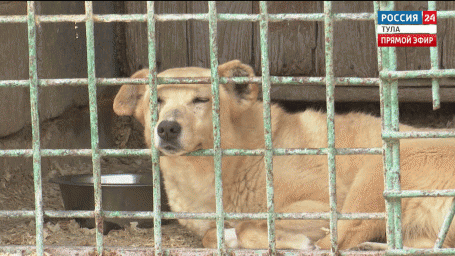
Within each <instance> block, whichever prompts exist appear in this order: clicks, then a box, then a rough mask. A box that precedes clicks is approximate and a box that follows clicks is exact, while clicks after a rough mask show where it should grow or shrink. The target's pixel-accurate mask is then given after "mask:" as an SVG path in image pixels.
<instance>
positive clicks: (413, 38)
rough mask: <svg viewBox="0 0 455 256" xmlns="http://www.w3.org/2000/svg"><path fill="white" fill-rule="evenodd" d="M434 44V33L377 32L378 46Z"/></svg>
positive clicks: (425, 45) (431, 45) (426, 45)
mask: <svg viewBox="0 0 455 256" xmlns="http://www.w3.org/2000/svg"><path fill="white" fill-rule="evenodd" d="M436 46H437V42H436V34H378V47H436Z"/></svg>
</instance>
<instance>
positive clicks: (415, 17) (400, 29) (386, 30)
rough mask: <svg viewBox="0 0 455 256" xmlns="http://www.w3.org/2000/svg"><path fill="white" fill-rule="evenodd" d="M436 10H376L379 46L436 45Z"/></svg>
mask: <svg viewBox="0 0 455 256" xmlns="http://www.w3.org/2000/svg"><path fill="white" fill-rule="evenodd" d="M436 33H437V12H436V11H378V27H377V34H378V46H379V47H436V46H437V38H436Z"/></svg>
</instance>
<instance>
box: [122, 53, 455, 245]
mask: <svg viewBox="0 0 455 256" xmlns="http://www.w3.org/2000/svg"><path fill="white" fill-rule="evenodd" d="M218 72H219V75H220V76H223V77H233V76H254V73H253V69H252V68H251V67H250V66H248V65H245V64H242V63H241V62H240V61H238V60H234V61H230V62H227V63H225V64H223V65H220V66H219V69H218ZM147 74H148V70H146V69H144V70H141V71H138V72H136V73H135V74H134V75H133V76H132V77H133V78H139V77H147ZM158 76H159V77H209V76H210V70H208V69H203V68H195V67H189V68H175V69H169V70H166V71H164V72H162V73H160V74H159V75H158ZM147 88H148V87H147V86H145V85H139V86H135V85H123V86H122V88H121V89H120V91H119V93H118V94H117V96H116V98H115V101H114V111H115V112H116V113H117V114H118V115H133V116H135V117H136V118H137V119H138V120H139V121H140V122H141V123H142V124H143V125H144V127H145V139H146V142H147V144H148V146H149V147H150V146H151V145H150V143H151V142H150V141H151V140H150V134H151V131H150V129H154V132H153V133H154V134H155V146H156V147H157V148H159V149H160V151H161V152H162V154H164V156H162V157H161V158H160V164H161V165H160V166H161V170H162V173H163V176H164V183H165V187H166V191H167V194H168V196H169V202H170V206H171V209H172V211H175V212H215V190H214V162H213V158H212V157H202V156H201V157H195V156H181V155H183V154H185V153H188V152H191V151H194V150H198V149H209V148H212V147H213V127H212V109H211V105H212V103H211V101H212V98H211V88H210V85H200V84H198V85H191V84H181V85H176V84H167V85H159V86H158V97H159V101H160V104H159V105H160V106H159V119H158V127H160V126H159V125H160V124H163V126H164V127H165V128H160V131H157V130H158V129H157V128H156V127H150V120H151V118H150V112H149V107H148V101H149V91H148V89H147ZM258 92H259V88H258V85H256V84H248V85H240V84H226V85H222V86H220V119H221V147H222V148H224V149H226V148H235V149H261V148H265V146H264V127H263V118H262V117H263V104H262V102H259V101H257V97H258ZM271 116H272V138H273V147H275V148H323V147H327V121H326V114H324V113H321V112H318V111H314V110H306V111H304V112H301V113H297V114H289V113H286V112H285V111H284V110H282V109H281V108H280V107H279V106H276V105H272V107H271ZM163 121H167V122H168V123H167V124H172V125H175V124H176V123H177V124H178V125H179V126H178V125H177V126H176V127H171V128H169V127H168V126H165V125H164V124H166V123H163ZM166 127H168V128H169V129H168V130H166ZM175 128H178V129H175ZM411 129H412V130H417V129H415V128H412V127H410V126H406V125H400V130H401V131H407V130H411ZM166 132H168V133H166ZM160 134H161V135H160ZM168 135H175V138H170V137H168ZM335 138H336V143H335V144H336V147H337V148H361V147H366V148H371V147H381V146H382V140H381V121H380V119H379V118H376V117H373V116H370V115H366V114H361V113H350V114H347V115H337V116H336V117H335ZM400 152H401V187H402V189H403V190H416V189H421V190H429V189H453V188H455V179H454V173H455V141H454V140H452V139H409V140H401V146H400ZM327 170H328V167H327V156H324V155H322V156H317V155H308V156H306V155H305V156H303V155H302V156H275V157H273V177H274V180H273V183H274V187H275V197H274V201H275V210H276V212H327V211H329V192H328V171H327ZM336 174H337V201H338V210H339V211H340V212H342V213H354V212H384V211H385V205H384V198H383V196H382V192H383V189H384V181H383V164H382V157H381V156H380V155H339V156H336ZM222 181H223V204H224V210H225V211H226V212H245V213H246V212H265V211H266V210H267V206H266V188H265V187H266V185H265V184H266V178H265V168H264V158H263V157H259V156H224V157H223V158H222ZM452 200H453V199H452V198H450V197H444V198H412V199H403V200H402V209H403V210H402V211H403V216H402V221H403V239H404V245H405V246H408V247H419V248H430V247H432V246H433V243H434V242H435V240H436V237H437V234H438V229H439V227H440V226H441V224H442V221H443V218H444V216H445V214H446V212H447V210H448V209H449V206H450V204H451V202H452ZM179 221H180V223H181V224H183V225H184V226H186V227H188V228H190V229H191V230H193V231H195V232H196V233H197V234H199V235H200V236H202V237H203V245H204V246H205V247H216V232H215V230H216V228H215V225H214V221H211V220H188V219H185V220H182V219H181V220H179ZM226 223H227V227H233V228H235V232H236V236H230V237H229V238H227V239H228V243H229V246H231V247H237V246H238V247H242V248H267V246H268V242H267V225H266V221H265V220H262V221H257V220H246V221H227V222H226ZM327 227H328V222H327V221H324V220H306V221H303V220H300V221H297V220H281V221H276V232H277V233H276V239H277V247H278V248H296V249H305V248H312V246H313V243H314V242H316V241H318V240H319V241H318V242H317V245H318V246H320V247H321V248H323V249H328V248H330V239H329V236H328V235H326V233H325V232H324V231H323V230H324V229H326V228H327ZM384 236H385V222H384V220H350V221H348V220H341V221H339V223H338V241H339V248H340V249H346V248H351V247H355V246H357V245H359V244H360V243H362V242H366V241H370V240H372V239H378V238H384ZM454 244H455V229H454V227H453V225H452V227H451V229H450V230H449V233H448V235H447V238H446V240H445V243H444V246H445V247H451V246H453V245H454Z"/></svg>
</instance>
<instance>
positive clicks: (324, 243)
mask: <svg viewBox="0 0 455 256" xmlns="http://www.w3.org/2000/svg"><path fill="white" fill-rule="evenodd" d="M316 247H317V248H319V249H321V250H330V248H331V247H332V243H331V242H330V235H326V236H325V237H324V238H322V239H320V240H319V241H317V242H316Z"/></svg>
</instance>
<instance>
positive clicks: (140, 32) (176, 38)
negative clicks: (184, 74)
mask: <svg viewBox="0 0 455 256" xmlns="http://www.w3.org/2000/svg"><path fill="white" fill-rule="evenodd" d="M155 4H156V6H155V10H156V13H157V14H164V13H186V2H184V1H181V2H179V1H162V2H161V1H159V2H155ZM125 7H126V8H125V9H126V13H128V14H133V13H146V10H147V8H146V3H145V2H139V1H131V2H129V1H127V2H125ZM186 30H187V28H186V22H184V21H178V22H157V23H156V45H157V51H156V61H157V70H158V72H160V71H163V70H165V69H168V68H172V67H183V66H187V65H188V46H187V31H186ZM125 33H126V48H127V49H126V56H127V64H126V65H127V68H125V70H127V71H128V73H129V75H131V74H133V73H134V72H135V71H137V70H139V69H140V68H142V67H148V58H147V57H148V55H147V53H148V43H147V24H146V23H143V22H140V23H139V22H130V23H127V24H126V31H125Z"/></svg>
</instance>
